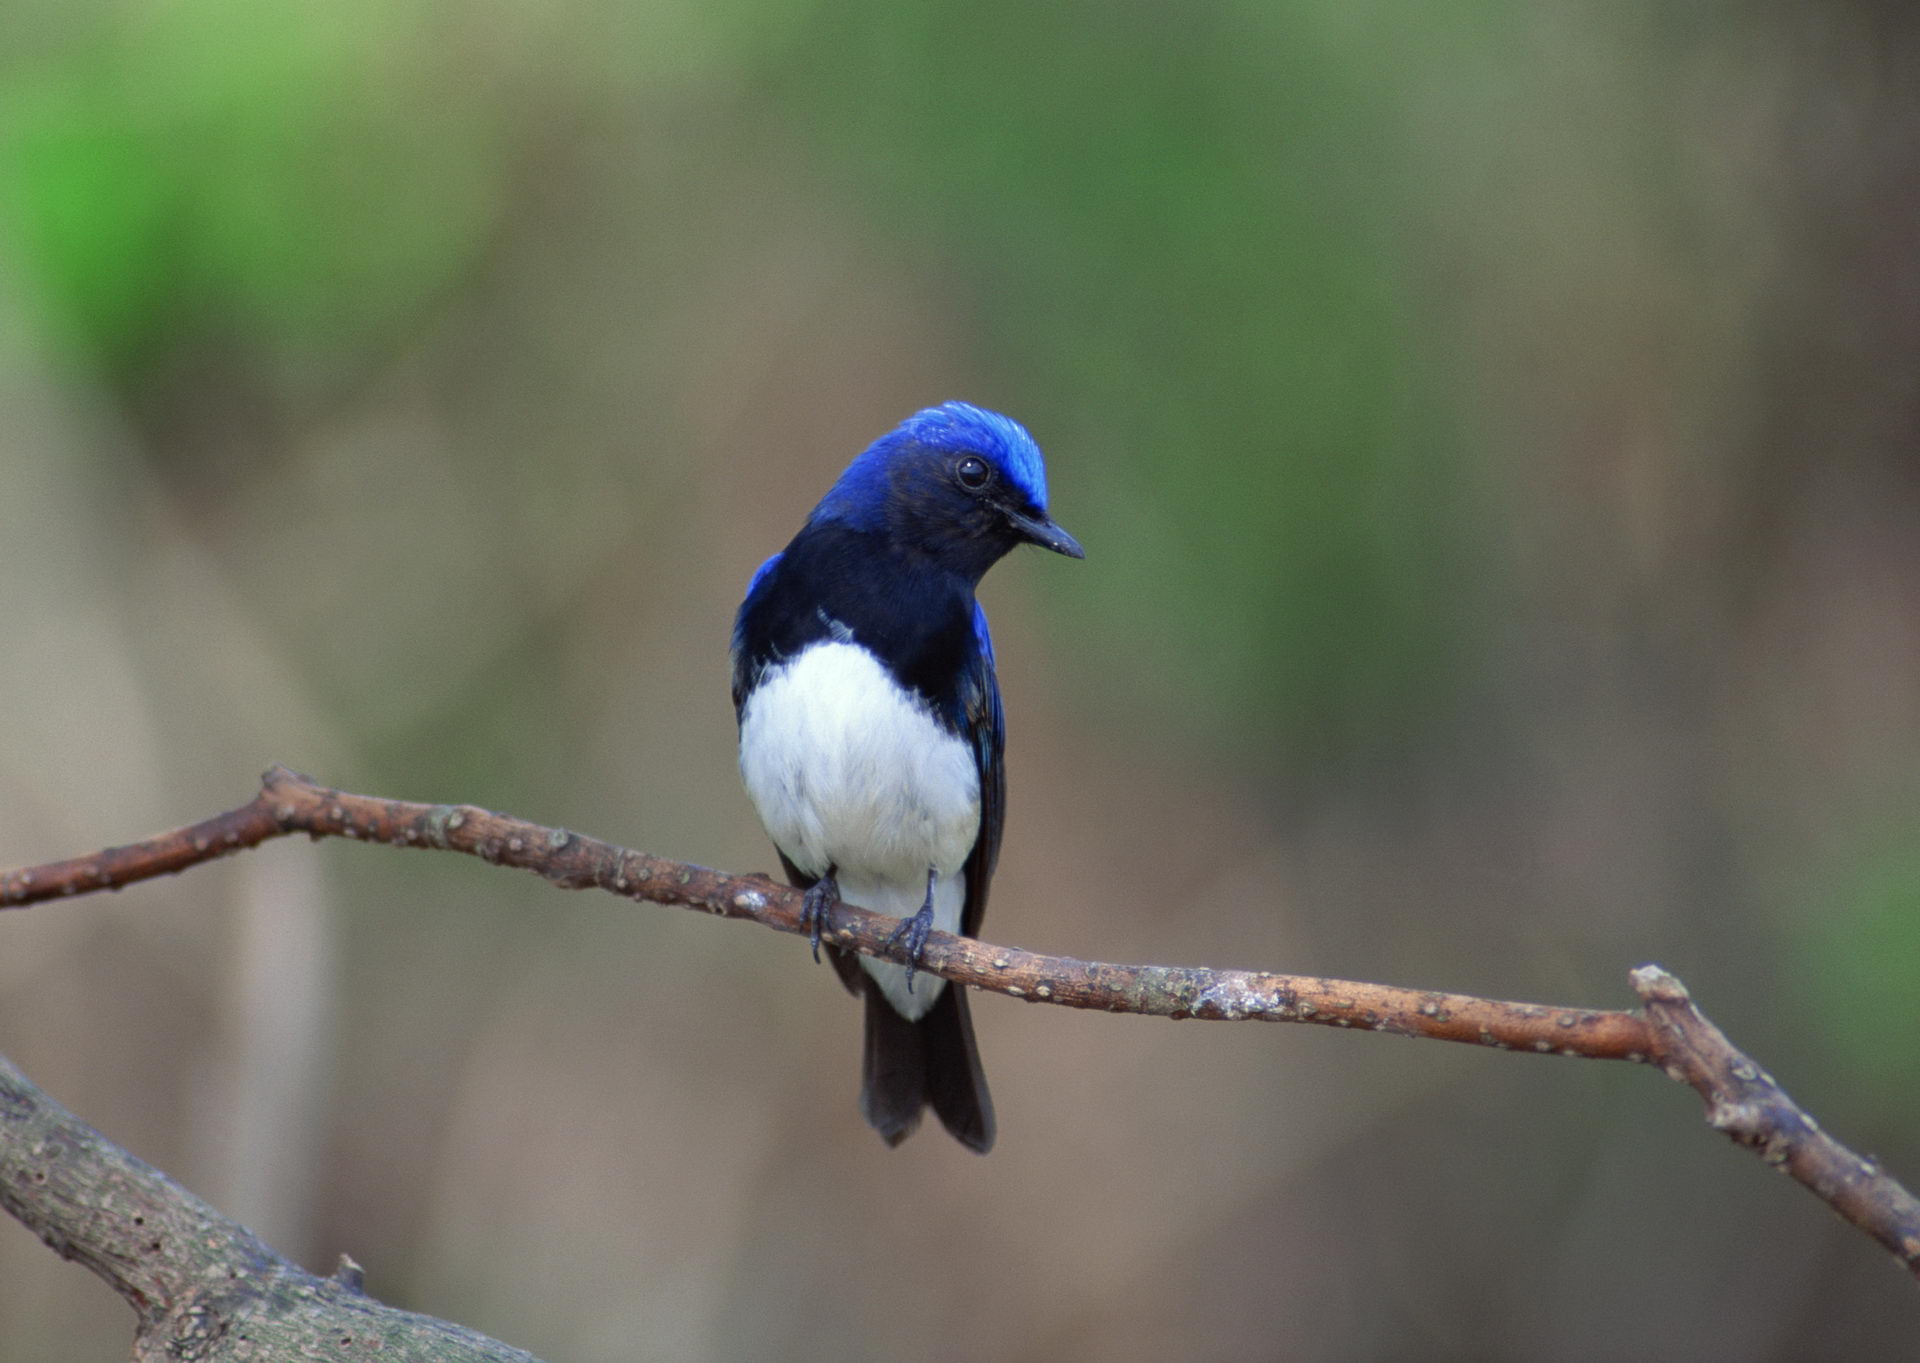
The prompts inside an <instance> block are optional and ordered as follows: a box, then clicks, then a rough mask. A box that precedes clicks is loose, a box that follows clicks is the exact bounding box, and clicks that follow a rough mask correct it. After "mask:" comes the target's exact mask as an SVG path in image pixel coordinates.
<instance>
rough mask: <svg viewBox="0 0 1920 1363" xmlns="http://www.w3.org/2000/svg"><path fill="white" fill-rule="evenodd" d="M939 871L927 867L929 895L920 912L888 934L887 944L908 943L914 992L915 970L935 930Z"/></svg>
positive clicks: (910, 987) (909, 982)
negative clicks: (936, 886)
mask: <svg viewBox="0 0 1920 1363" xmlns="http://www.w3.org/2000/svg"><path fill="white" fill-rule="evenodd" d="M938 877H939V872H937V871H935V870H934V869H933V868H932V867H931V866H929V867H928V868H927V897H926V899H925V900H924V901H922V903H921V905H920V912H918V913H916V914H915V915H914V916H913V917H911V918H909V919H907V920H905V921H904V922H902V923H901V924H900V926H899V927H897V928H895V929H894V930H893V931H892V932H891V933H890V934H888V936H887V946H888V947H890V948H891V947H893V946H895V945H897V944H898V943H899V942H901V941H903V940H904V941H905V942H906V944H907V992H908V993H909V994H911V993H912V992H913V972H914V971H915V970H917V969H919V967H920V954H921V953H922V952H924V951H925V950H926V949H927V934H928V933H929V932H932V931H933V883H934V881H935V880H936V879H938Z"/></svg>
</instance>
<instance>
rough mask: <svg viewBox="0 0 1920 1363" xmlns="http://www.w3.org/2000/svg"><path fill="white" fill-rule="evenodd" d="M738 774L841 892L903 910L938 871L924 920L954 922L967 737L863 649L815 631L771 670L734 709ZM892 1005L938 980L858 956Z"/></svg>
mask: <svg viewBox="0 0 1920 1363" xmlns="http://www.w3.org/2000/svg"><path fill="white" fill-rule="evenodd" d="M740 775H741V777H742V778H743V779H744V780H745V782H746V787H747V795H748V796H749V798H751V799H752V801H753V804H754V808H755V809H757V810H758V811H759V814H760V821H761V823H763V824H764V825H766V829H767V833H768V835H769V836H770V837H772V839H773V841H774V843H775V845H777V846H778V847H779V848H780V850H781V851H782V852H784V853H786V855H787V858H788V860H790V861H792V862H793V864H794V865H795V866H797V867H799V868H800V869H801V870H802V871H805V872H806V873H807V874H808V875H813V876H819V875H824V874H826V872H827V870H828V868H829V867H832V868H836V875H837V878H838V880H839V883H840V894H841V897H842V898H843V899H845V900H846V901H847V902H848V903H850V904H858V905H860V906H861V907H863V908H868V909H872V910H873V911H874V912H876V913H885V914H891V915H893V916H895V917H900V918H906V917H911V916H912V915H913V914H914V913H916V912H918V911H919V908H920V905H921V902H922V901H923V900H924V899H925V898H926V891H927V872H928V871H929V870H931V871H933V872H934V873H935V875H936V876H937V877H938V879H937V881H936V884H935V890H934V914H933V925H934V926H935V927H936V928H939V929H940V930H941V931H943V932H958V931H959V930H960V910H961V906H962V904H963V903H964V901H965V898H966V878H965V875H964V873H963V871H962V869H961V868H962V867H963V866H964V865H965V863H966V859H967V854H968V852H970V851H972V850H973V844H974V840H975V838H976V837H977V836H978V834H979V831H980V779H979V775H978V773H977V772H976V771H975V770H974V765H973V750H972V749H971V748H970V747H969V746H968V745H967V744H966V743H965V742H963V741H962V740H961V739H959V738H958V737H956V736H955V735H953V734H951V733H948V732H947V731H946V730H945V729H943V728H942V727H941V726H940V724H939V722H938V721H937V720H935V719H934V717H933V714H932V712H931V711H930V710H929V709H928V708H927V706H926V705H925V704H924V703H922V702H921V701H919V700H918V699H917V698H916V697H914V696H913V695H912V694H911V693H910V692H907V691H905V690H903V689H902V688H901V687H900V686H899V685H898V684H897V683H895V682H894V680H893V678H892V677H891V676H889V675H888V674H887V671H886V669H885V668H884V667H882V666H881V665H880V663H879V662H878V661H877V660H876V659H875V658H874V657H873V655H872V654H870V653H868V652H867V651H866V650H865V649H863V648H859V647H857V646H855V645H853V644H848V643H838V642H833V643H820V644H815V645H813V646H812V647H810V648H808V649H806V650H805V651H803V652H802V653H800V654H799V655H798V656H797V657H794V658H790V659H788V660H787V661H786V662H784V663H782V664H780V665H779V666H778V667H776V668H774V669H772V670H770V671H769V672H768V673H767V675H766V676H765V677H764V678H762V680H761V683H760V685H759V687H758V688H757V689H756V690H755V691H754V693H753V695H752V696H750V697H749V698H748V700H747V703H746V706H745V708H744V710H743V711H742V713H741V716H740ZM860 964H861V965H862V966H863V967H864V968H865V969H866V970H867V973H868V974H870V975H872V976H873V977H874V978H875V979H876V980H878V981H879V982H880V985H881V987H882V988H883V989H884V990H885V991H886V994H887V998H888V999H889V1001H890V1002H892V1004H893V1006H894V1007H895V1008H896V1009H898V1010H899V1011H900V1012H901V1013H904V1014H905V1015H906V1016H908V1017H914V1018H917V1017H920V1016H921V1015H923V1014H924V1013H925V1012H926V1010H927V1009H928V1008H930V1007H932V1006H933V1001H934V999H935V998H937V997H938V996H939V993H940V988H941V987H942V986H943V985H944V983H945V982H944V981H943V980H941V979H940V978H939V977H937V976H930V975H920V976H917V977H916V978H915V980H914V987H913V993H912V994H908V993H907V991H906V983H905V975H906V972H905V970H904V969H903V968H902V967H900V966H896V965H892V964H890V963H887V962H883V961H874V960H872V959H870V958H862V960H861V962H860Z"/></svg>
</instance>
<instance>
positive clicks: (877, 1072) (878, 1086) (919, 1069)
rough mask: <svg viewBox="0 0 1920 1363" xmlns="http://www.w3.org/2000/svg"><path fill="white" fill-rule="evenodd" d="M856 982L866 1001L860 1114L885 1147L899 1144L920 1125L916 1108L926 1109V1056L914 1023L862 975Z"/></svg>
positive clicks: (918, 1030)
mask: <svg viewBox="0 0 1920 1363" xmlns="http://www.w3.org/2000/svg"><path fill="white" fill-rule="evenodd" d="M860 982H861V985H862V986H863V988H862V991H861V992H862V993H864V994H865V995H866V997H867V1041H866V1048H865V1051H864V1053H863V1056H862V1060H861V1069H860V1115H861V1116H862V1117H865V1118H866V1119H867V1125H868V1126H870V1127H872V1128H873V1129H874V1130H875V1131H878V1132H879V1133H880V1136H881V1138H882V1139H883V1140H885V1141H886V1143H887V1144H888V1145H898V1144H900V1142H901V1141H904V1140H905V1139H906V1138H907V1137H908V1136H911V1135H912V1134H913V1129H914V1128H915V1127H916V1126H918V1125H920V1109H921V1108H923V1107H925V1106H926V1105H927V1052H926V1048H925V1046H924V1045H923V1044H922V1043H921V1039H920V1026H919V1024H918V1023H913V1022H908V1021H907V1020H906V1019H905V1018H903V1017H901V1016H900V1015H899V1014H898V1013H896V1012H894V1011H893V1005H892V1004H890V1003H888V1002H887V997H886V995H885V994H882V993H881V992H880V986H879V985H877V984H875V983H874V982H873V980H872V978H871V977H870V976H868V975H867V973H866V972H865V971H862V972H861V973H860Z"/></svg>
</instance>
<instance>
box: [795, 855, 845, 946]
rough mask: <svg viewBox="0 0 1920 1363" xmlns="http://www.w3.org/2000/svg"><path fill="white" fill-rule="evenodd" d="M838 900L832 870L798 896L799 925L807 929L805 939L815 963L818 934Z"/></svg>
mask: <svg viewBox="0 0 1920 1363" xmlns="http://www.w3.org/2000/svg"><path fill="white" fill-rule="evenodd" d="M839 902H840V882H839V881H837V880H835V879H834V878H833V872H832V871H828V872H827V873H826V874H825V875H823V876H821V877H820V879H818V880H816V881H814V882H813V884H811V885H809V886H808V887H807V892H806V893H805V894H804V895H802V896H801V897H800V926H801V927H803V928H805V929H806V930H807V941H808V942H809V943H811V944H812V946H813V963H814V964H815V965H819V964H820V934H821V933H822V932H823V931H825V930H826V926H827V918H828V917H829V916H830V915H831V914H832V913H833V910H834V906H835V905H836V904H838V903H839Z"/></svg>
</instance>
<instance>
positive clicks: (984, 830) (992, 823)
mask: <svg viewBox="0 0 1920 1363" xmlns="http://www.w3.org/2000/svg"><path fill="white" fill-rule="evenodd" d="M973 636H974V643H975V647H974V649H973V650H972V657H971V658H970V660H969V661H968V664H967V668H966V671H965V672H964V674H963V675H962V676H961V679H960V710H961V716H962V722H963V723H964V724H965V726H966V730H965V732H966V736H967V738H968V739H969V740H970V741H971V742H972V744H973V765H974V769H975V770H976V771H978V772H979V774H980V836H979V837H978V838H976V839H975V840H974V844H973V851H972V852H971V853H969V854H968V856H967V902H966V904H965V905H964V906H963V907H962V909H961V911H960V931H961V932H963V933H965V934H966V935H967V936H968V937H976V936H978V935H979V932H980V919H981V918H982V916H984V915H985V913H986V911H987V885H988V883H989V882H990V881H991V880H992V879H993V868H994V863H996V862H997V861H999V860H1000V832H1001V830H1002V829H1003V828H1004V827H1005V826H1006V819H1007V770H1006V766H1005V765H1004V764H1003V762H1002V761H1001V754H1002V752H1003V751H1004V750H1005V748H1006V742H1007V727H1006V717H1005V716H1004V715H1003V714H1002V713H1001V710H1000V682H999V680H998V679H997V678H996V677H995V676H994V673H993V638H992V636H991V635H989V634H988V633H987V613H986V612H985V611H983V610H982V609H980V603H979V602H978V601H976V602H974V603H973Z"/></svg>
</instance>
